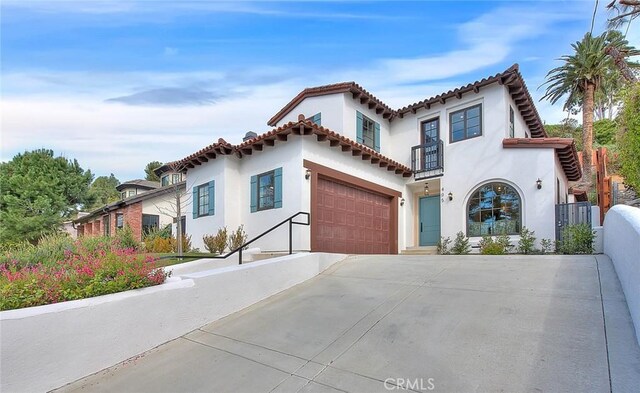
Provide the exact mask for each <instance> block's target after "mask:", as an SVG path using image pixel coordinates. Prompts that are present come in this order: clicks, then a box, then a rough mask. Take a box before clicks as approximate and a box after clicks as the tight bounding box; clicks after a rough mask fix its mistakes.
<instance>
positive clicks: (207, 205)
mask: <svg viewBox="0 0 640 393" xmlns="http://www.w3.org/2000/svg"><path fill="white" fill-rule="evenodd" d="M197 187H198V188H197V190H198V192H197V195H198V214H197V216H196V218H200V217H206V216H208V215H209V208H210V206H209V183H204V184H200V185H199V186H197ZM202 189H206V190H207V198H206V204H205V205H204V206H206V209H205V213H203V214H200V199H202V198H201V197H200V190H202Z"/></svg>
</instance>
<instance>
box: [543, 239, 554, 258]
mask: <svg viewBox="0 0 640 393" xmlns="http://www.w3.org/2000/svg"><path fill="white" fill-rule="evenodd" d="M551 250H553V240H551V239H542V240H540V252H542V253H543V254H548V253H549V252H550V251H551Z"/></svg>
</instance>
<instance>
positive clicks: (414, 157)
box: [411, 140, 444, 180]
mask: <svg viewBox="0 0 640 393" xmlns="http://www.w3.org/2000/svg"><path fill="white" fill-rule="evenodd" d="M411 170H413V176H414V178H415V179H416V180H420V179H429V178H432V177H438V176H442V175H443V174H444V145H443V143H442V140H438V141H433V142H429V143H425V144H424V145H418V146H414V147H412V148H411Z"/></svg>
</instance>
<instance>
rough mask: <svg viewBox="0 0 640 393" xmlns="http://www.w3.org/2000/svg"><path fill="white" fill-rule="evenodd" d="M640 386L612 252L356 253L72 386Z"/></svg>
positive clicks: (639, 354)
mask: <svg viewBox="0 0 640 393" xmlns="http://www.w3.org/2000/svg"><path fill="white" fill-rule="evenodd" d="M61 360H62V361H64V360H63V359H61ZM385 381H386V382H385ZM638 386H640V350H639V348H638V345H637V343H636V340H635V336H634V332H633V328H632V325H631V319H630V317H629V312H628V310H627V306H626V303H625V301H624V297H623V295H622V292H621V289H620V284H619V282H618V280H617V278H616V275H615V272H614V270H613V267H612V265H611V263H610V261H609V260H608V258H607V257H606V256H579V257H574V256H543V257H541V256H506V257H482V256H459V257H455V256H356V257H351V258H348V259H347V260H345V261H343V262H341V263H339V264H337V265H335V266H334V267H332V268H331V269H329V270H328V271H325V272H324V273H323V274H321V275H320V276H318V277H317V278H314V279H312V280H310V281H307V282H305V283H303V284H301V285H298V286H296V287H294V288H291V289H289V290H287V291H284V292H282V293H280V294H278V295H276V296H273V297H271V298H269V299H267V300H265V301H262V302H260V303H258V304H256V305H254V306H252V307H250V308H248V309H246V310H244V311H242V312H240V313H236V314H233V315H231V316H229V317H227V318H225V319H223V320H220V321H218V322H215V323H213V324H210V325H207V326H203V327H202V328H201V329H198V330H196V331H193V332H191V333H189V334H187V335H185V336H183V337H181V338H179V339H177V340H174V341H171V342H169V343H167V344H164V345H162V346H160V347H158V348H156V349H154V350H152V351H149V352H147V353H145V354H143V355H141V356H139V357H137V358H135V359H131V360H129V361H127V362H125V363H124V364H121V365H118V366H116V367H113V368H111V369H108V370H105V371H102V372H100V373H98V374H95V375H92V376H90V377H87V378H85V379H83V380H80V381H77V382H75V383H73V384H71V385H67V386H65V387H64V388H62V389H60V391H64V392H78V391H92V392H93V391H105V392H107V391H108V392H234V393H235V392H339V391H346V392H388V391H397V390H403V389H408V390H413V391H418V392H422V391H436V392H479V391H481V392H486V391H491V392H493V391H504V392H586V391H588V392H609V391H612V390H613V391H616V392H630V391H637V390H636V389H637V388H638Z"/></svg>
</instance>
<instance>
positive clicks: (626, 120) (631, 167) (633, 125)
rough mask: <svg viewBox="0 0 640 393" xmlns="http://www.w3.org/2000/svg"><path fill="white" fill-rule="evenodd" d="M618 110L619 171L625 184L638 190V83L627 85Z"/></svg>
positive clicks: (639, 176)
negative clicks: (619, 130)
mask: <svg viewBox="0 0 640 393" xmlns="http://www.w3.org/2000/svg"><path fill="white" fill-rule="evenodd" d="M622 102H623V108H622V110H621V112H620V119H619V120H620V125H621V128H622V131H621V135H620V145H619V146H620V172H621V173H622V176H624V182H625V184H626V185H628V186H631V188H633V189H634V190H636V191H638V190H640V84H635V85H633V86H629V87H628V89H627V90H626V91H625V93H624V98H623V100H622Z"/></svg>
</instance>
